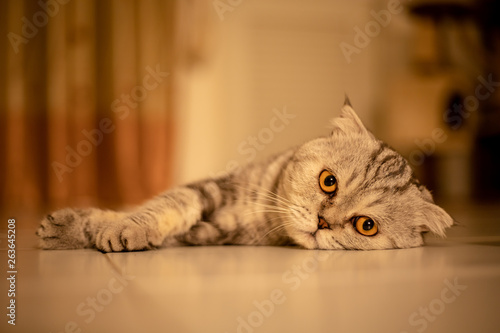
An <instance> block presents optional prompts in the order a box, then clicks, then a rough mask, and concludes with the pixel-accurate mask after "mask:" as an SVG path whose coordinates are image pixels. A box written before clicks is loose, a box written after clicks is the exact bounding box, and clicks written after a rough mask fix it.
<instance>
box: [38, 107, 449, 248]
mask: <svg viewBox="0 0 500 333" xmlns="http://www.w3.org/2000/svg"><path fill="white" fill-rule="evenodd" d="M332 124H333V129H332V132H331V134H330V135H328V136H324V137H319V138H317V139H314V140H311V141H309V142H306V143H304V144H303V145H301V146H298V147H294V148H290V149H288V150H286V151H284V152H283V153H280V154H277V155H274V156H272V157H270V158H268V159H266V160H264V161H261V162H258V163H253V164H249V165H246V166H244V167H242V168H240V169H238V170H236V171H234V172H233V173H231V174H228V175H225V176H223V177H219V178H214V179H206V180H202V181H198V182H195V183H191V184H188V185H185V186H178V187H176V188H172V189H170V190H167V191H165V192H164V193H161V194H160V195H158V196H157V197H155V198H153V199H151V200H150V201H148V202H146V203H144V204H143V205H142V206H140V207H138V208H137V209H135V210H133V211H130V212H115V211H110V210H100V209H97V208H89V209H71V208H65V209H62V210H58V211H55V212H53V213H51V214H50V215H47V216H46V217H45V218H44V219H43V220H42V222H41V225H40V227H39V229H38V230H37V235H38V236H39V238H40V246H41V247H42V248H43V249H79V248H95V249H97V250H100V251H103V252H116V251H136V250H149V249H154V248H158V247H161V246H179V245H222V244H240V245H276V246H280V245H296V246H300V247H302V248H305V249H325V250H334V249H336V250H351V249H356V250H374V249H393V248H410V247H416V246H421V245H423V238H422V234H423V233H424V232H428V231H430V232H432V233H434V234H437V235H439V236H445V230H446V229H447V228H448V227H450V226H452V224H453V219H452V218H451V217H450V216H449V215H448V214H447V213H446V212H445V211H444V210H443V209H442V208H440V207H438V206H437V205H436V204H435V203H434V202H433V199H432V196H431V193H430V192H429V191H428V190H427V189H426V188H425V187H424V186H423V185H421V184H420V183H419V181H418V180H417V179H416V178H415V175H414V173H413V171H412V169H411V167H410V165H409V164H408V162H407V161H406V160H405V159H404V158H403V157H402V156H401V155H400V154H398V153H397V152H396V151H394V150H393V149H391V148H390V147H389V146H387V145H386V144H385V143H383V142H382V141H380V140H378V139H377V138H375V137H374V136H373V134H372V133H371V132H369V131H368V130H367V129H366V128H365V126H364V125H363V124H362V122H361V120H360V119H359V118H358V116H357V115H356V113H355V111H354V110H353V108H352V107H351V105H350V103H349V102H348V100H346V103H345V105H344V106H343V108H342V112H341V115H340V117H338V118H335V119H333V120H332Z"/></svg>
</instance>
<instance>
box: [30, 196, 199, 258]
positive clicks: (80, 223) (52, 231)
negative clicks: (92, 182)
mask: <svg viewBox="0 0 500 333" xmlns="http://www.w3.org/2000/svg"><path fill="white" fill-rule="evenodd" d="M204 208H205V205H204V198H201V197H200V192H199V191H197V190H194V189H192V188H188V187H180V188H177V189H174V190H170V191H167V192H165V193H163V194H161V195H159V196H158V197H156V198H154V199H152V200H151V201H149V202H147V203H146V204H145V205H143V206H141V207H139V208H138V209H137V210H135V211H132V212H130V213H121V212H113V211H105V210H100V209H95V208H90V209H69V208H66V209H62V210H58V211H56V212H54V213H52V214H50V215H47V216H46V217H45V218H44V219H43V221H42V223H41V225H40V228H39V229H38V230H37V235H38V236H39V237H40V246H41V247H42V248H44V249H79V248H97V249H98V250H100V251H103V252H117V251H136V250H147V249H151V248H155V247H158V246H160V245H161V244H162V243H163V242H164V241H165V239H167V238H169V237H175V236H176V235H179V234H183V233H186V232H187V231H188V230H189V229H190V228H191V227H192V226H193V225H195V224H196V223H197V222H198V221H199V220H200V218H201V216H202V212H203V211H204Z"/></svg>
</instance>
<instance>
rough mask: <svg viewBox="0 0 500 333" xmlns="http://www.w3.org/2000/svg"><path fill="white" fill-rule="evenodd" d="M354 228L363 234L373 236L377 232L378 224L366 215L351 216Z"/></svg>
mask: <svg viewBox="0 0 500 333" xmlns="http://www.w3.org/2000/svg"><path fill="white" fill-rule="evenodd" d="M352 223H353V225H354V229H356V231H357V232H359V233H360V234H362V235H363V236H373V235H375V234H376V233H377V232H378V226H377V223H375V221H373V220H372V219H371V218H369V217H368V216H358V217H355V218H353V222H352Z"/></svg>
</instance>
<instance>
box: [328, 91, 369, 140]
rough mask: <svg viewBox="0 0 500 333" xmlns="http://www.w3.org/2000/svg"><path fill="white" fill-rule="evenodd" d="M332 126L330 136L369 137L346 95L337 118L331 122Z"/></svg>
mask: <svg viewBox="0 0 500 333" xmlns="http://www.w3.org/2000/svg"><path fill="white" fill-rule="evenodd" d="M331 123H332V125H333V129H332V135H334V134H344V135H352V134H366V135H370V133H369V132H368V130H367V129H366V127H365V125H363V123H362V122H361V119H359V117H358V115H357V114H356V112H355V111H354V109H353V108H352V106H351V102H350V101H349V98H348V97H347V95H346V98H345V102H344V106H343V107H342V111H341V114H340V116H339V117H337V118H334V119H332V120H331Z"/></svg>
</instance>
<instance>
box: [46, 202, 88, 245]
mask: <svg viewBox="0 0 500 333" xmlns="http://www.w3.org/2000/svg"><path fill="white" fill-rule="evenodd" d="M89 214H90V211H88V210H81V209H78V210H74V209H71V208H65V209H61V210H58V211H55V212H53V213H52V214H49V215H47V216H45V218H44V219H43V220H42V222H41V223H40V227H39V228H38V230H37V231H36V234H37V235H38V237H40V243H39V244H40V247H41V248H42V249H46V250H59V249H82V248H86V247H90V246H91V244H90V238H91V236H90V235H89V233H88V231H87V230H86V221H85V220H86V218H87V217H88V216H89Z"/></svg>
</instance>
